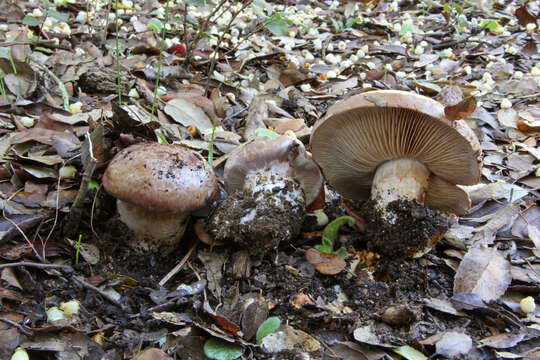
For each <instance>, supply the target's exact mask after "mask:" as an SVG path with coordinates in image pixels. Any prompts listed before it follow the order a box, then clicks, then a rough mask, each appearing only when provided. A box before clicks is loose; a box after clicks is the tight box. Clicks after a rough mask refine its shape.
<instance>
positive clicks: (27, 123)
mask: <svg viewBox="0 0 540 360" xmlns="http://www.w3.org/2000/svg"><path fill="white" fill-rule="evenodd" d="M19 121H20V122H21V124H22V125H23V126H24V127H25V128H31V127H32V126H34V123H35V120H34V118H31V117H29V116H21V117H20V118H19Z"/></svg>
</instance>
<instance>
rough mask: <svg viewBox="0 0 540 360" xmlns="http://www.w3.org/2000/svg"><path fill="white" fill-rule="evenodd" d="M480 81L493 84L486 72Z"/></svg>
mask: <svg viewBox="0 0 540 360" xmlns="http://www.w3.org/2000/svg"><path fill="white" fill-rule="evenodd" d="M482 80H483V81H485V82H486V83H492V82H493V78H492V77H491V74H490V73H488V72H485V73H484V75H482Z"/></svg>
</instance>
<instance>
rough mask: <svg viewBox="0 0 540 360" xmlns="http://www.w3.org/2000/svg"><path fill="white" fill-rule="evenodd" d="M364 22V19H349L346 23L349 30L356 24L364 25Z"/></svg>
mask: <svg viewBox="0 0 540 360" xmlns="http://www.w3.org/2000/svg"><path fill="white" fill-rule="evenodd" d="M363 22H364V20H363V19H362V18H348V19H347V22H346V23H345V27H346V28H347V29H349V28H352V27H353V25H354V24H362V23H363Z"/></svg>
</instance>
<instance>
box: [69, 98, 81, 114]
mask: <svg viewBox="0 0 540 360" xmlns="http://www.w3.org/2000/svg"><path fill="white" fill-rule="evenodd" d="M69 111H70V112H71V113H72V114H79V113H81V112H82V102H80V101H78V102H76V103H73V104H71V105H69Z"/></svg>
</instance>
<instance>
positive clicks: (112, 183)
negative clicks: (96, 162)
mask: <svg viewBox="0 0 540 360" xmlns="http://www.w3.org/2000/svg"><path fill="white" fill-rule="evenodd" d="M103 186H104V187H105V190H106V191H107V192H108V193H109V194H110V195H112V196H114V197H115V198H117V211H118V214H119V218H120V220H121V222H123V223H124V224H125V225H126V226H127V227H128V228H129V229H130V230H131V231H132V232H133V233H132V234H129V235H130V236H128V245H129V246H130V247H132V248H134V249H136V250H141V251H148V250H151V251H162V252H164V253H167V252H170V251H171V250H172V249H174V245H176V244H177V243H178V242H179V241H180V239H181V237H182V235H183V234H184V231H185V228H186V224H187V222H188V220H189V216H190V214H191V213H192V212H194V211H196V210H199V209H201V208H203V207H205V206H206V205H207V203H209V202H210V201H211V200H212V199H213V198H214V197H215V195H216V193H217V189H218V188H217V180H216V177H215V175H214V172H213V170H212V169H211V168H210V166H209V165H208V163H207V162H206V161H205V160H204V158H202V157H201V156H200V155H199V154H197V153H195V152H192V151H191V150H188V149H186V148H184V147H182V146H179V145H168V144H159V143H139V144H135V145H131V146H129V147H127V148H125V149H123V150H122V151H120V152H119V153H118V154H116V156H115V157H114V158H113V159H112V160H111V162H110V164H109V165H108V167H107V170H106V171H105V174H104V175H103Z"/></svg>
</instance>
